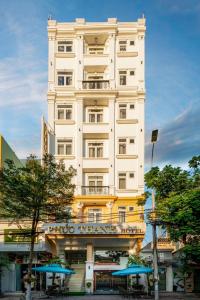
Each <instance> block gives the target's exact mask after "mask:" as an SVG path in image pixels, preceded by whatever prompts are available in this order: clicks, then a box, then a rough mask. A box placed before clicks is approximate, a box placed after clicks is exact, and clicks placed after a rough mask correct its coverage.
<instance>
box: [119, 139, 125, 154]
mask: <svg viewBox="0 0 200 300" xmlns="http://www.w3.org/2000/svg"><path fill="white" fill-rule="evenodd" d="M119 154H126V139H119Z"/></svg>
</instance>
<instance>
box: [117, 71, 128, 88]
mask: <svg viewBox="0 0 200 300" xmlns="http://www.w3.org/2000/svg"><path fill="white" fill-rule="evenodd" d="M126 82H127V72H126V71H119V84H120V85H126Z"/></svg>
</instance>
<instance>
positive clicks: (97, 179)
mask: <svg viewBox="0 0 200 300" xmlns="http://www.w3.org/2000/svg"><path fill="white" fill-rule="evenodd" d="M88 185H89V192H90V193H94V194H97V193H101V192H102V188H103V187H102V186H103V176H98V175H95V176H88Z"/></svg>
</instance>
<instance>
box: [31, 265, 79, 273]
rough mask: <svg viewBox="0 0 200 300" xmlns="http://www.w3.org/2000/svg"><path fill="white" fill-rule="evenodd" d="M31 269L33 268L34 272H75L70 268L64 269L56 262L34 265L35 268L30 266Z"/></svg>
mask: <svg viewBox="0 0 200 300" xmlns="http://www.w3.org/2000/svg"><path fill="white" fill-rule="evenodd" d="M32 270H34V271H36V272H43V273H63V274H66V275H71V274H75V272H74V271H72V270H70V269H65V268H63V267H61V266H60V265H58V264H52V265H46V266H41V267H35V268H32Z"/></svg>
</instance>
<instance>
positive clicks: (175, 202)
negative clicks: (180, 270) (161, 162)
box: [145, 156, 200, 262]
mask: <svg viewBox="0 0 200 300" xmlns="http://www.w3.org/2000/svg"><path fill="white" fill-rule="evenodd" d="M189 167H190V168H192V170H191V171H185V170H182V169H181V168H179V167H173V166H171V165H168V166H165V167H164V168H163V169H162V170H160V169H159V168H158V167H155V168H152V169H151V170H150V171H149V172H147V173H146V174H145V181H146V185H147V187H148V188H150V189H154V190H155V193H156V203H157V209H156V214H157V218H158V219H159V220H160V221H161V222H162V223H163V224H164V226H165V227H167V230H168V232H169V233H170V237H171V239H172V240H173V241H180V242H182V243H183V245H184V247H183V256H184V259H185V261H195V262H200V222H199V216H200V156H194V157H193V158H192V159H191V160H190V161H189Z"/></svg>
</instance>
